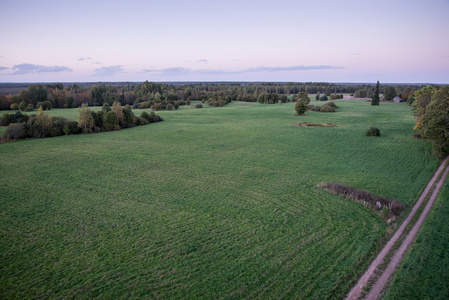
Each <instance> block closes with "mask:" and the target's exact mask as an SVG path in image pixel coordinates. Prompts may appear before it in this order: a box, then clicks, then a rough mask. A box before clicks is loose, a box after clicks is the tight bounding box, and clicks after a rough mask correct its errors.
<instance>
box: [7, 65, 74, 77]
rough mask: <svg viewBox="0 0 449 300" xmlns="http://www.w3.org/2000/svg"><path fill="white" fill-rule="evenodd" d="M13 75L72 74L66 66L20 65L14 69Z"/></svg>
mask: <svg viewBox="0 0 449 300" xmlns="http://www.w3.org/2000/svg"><path fill="white" fill-rule="evenodd" d="M12 69H13V70H14V72H13V73H11V74H12V75H24V74H36V73H59V72H72V71H73V70H72V69H70V68H69V67H64V66H41V65H33V64H18V65H15V66H13V67H12Z"/></svg>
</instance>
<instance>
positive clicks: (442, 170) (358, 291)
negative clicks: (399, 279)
mask: <svg viewBox="0 0 449 300" xmlns="http://www.w3.org/2000/svg"><path fill="white" fill-rule="evenodd" d="M448 162H449V156H448V157H447V158H446V159H445V160H444V161H443V162H442V163H441V165H440V167H439V168H438V170H437V171H436V172H435V174H434V176H433V177H432V179H431V180H430V182H429V184H428V185H427V187H426V189H425V190H424V192H423V193H422V195H421V197H420V198H419V200H418V202H417V203H416V204H415V206H414V207H413V209H412V211H411V212H410V214H409V216H408V217H407V219H406V220H405V221H404V222H403V223H402V225H401V226H400V227H399V229H398V230H397V231H396V233H395V234H394V235H393V237H392V238H391V239H390V240H389V241H388V243H387V244H386V245H385V247H384V248H383V249H382V251H381V252H380V253H379V255H378V256H377V257H376V259H375V260H374V261H373V262H372V263H371V265H370V266H369V268H368V269H367V271H366V272H365V273H364V274H363V276H362V277H361V278H360V279H359V281H358V282H357V284H356V285H355V286H354V287H353V289H352V290H351V291H350V292H349V294H348V295H347V297H346V299H349V300H352V299H359V298H361V297H364V296H365V290H366V289H370V288H371V290H370V292H369V294H368V295H367V296H366V298H367V299H377V298H378V297H379V295H380V293H381V291H382V290H383V289H384V288H385V284H386V282H387V281H388V279H389V277H390V276H391V274H392V273H393V272H394V270H395V268H396V266H397V265H398V264H399V262H400V260H401V258H402V255H403V253H404V252H405V251H406V250H407V248H408V247H409V246H410V244H411V243H412V242H413V239H414V237H415V236H416V233H417V232H418V230H419V228H420V226H421V225H422V223H423V221H424V219H425V217H426V216H427V213H428V212H429V210H430V208H431V207H432V204H433V202H434V200H435V198H436V196H437V195H438V192H439V189H440V187H441V185H442V184H443V183H444V181H445V179H446V176H447V174H448V172H449V166H448V165H447V164H448ZM437 181H438V182H437ZM431 190H433V192H432V195H431V196H430V200H429V202H428V203H427V205H426V207H425V209H424V211H423V212H422V213H421V215H420V218H419V219H418V221H417V222H416V224H415V225H414V226H413V228H412V230H411V231H410V233H409V234H408V235H407V237H406V238H405V239H404V241H403V242H402V244H401V246H400V249H399V250H398V252H396V253H395V254H394V255H393V257H392V258H391V260H390V262H389V264H388V266H387V269H386V270H385V271H383V272H382V274H381V275H379V274H376V272H377V271H379V269H378V268H379V266H380V265H381V264H383V263H384V260H385V259H386V257H387V256H389V254H390V252H391V250H392V248H393V246H394V244H395V243H396V241H397V240H398V239H399V238H400V237H401V236H402V234H403V232H404V230H405V228H406V227H407V226H408V225H409V223H410V222H411V220H412V219H413V217H414V216H415V214H416V212H417V211H418V210H419V209H420V207H421V204H422V203H423V201H424V200H425V199H426V198H427V197H429V194H430V192H431ZM373 276H375V277H376V278H375V282H374V285H372V286H371V285H370V283H371V281H372V280H373V279H372V278H373Z"/></svg>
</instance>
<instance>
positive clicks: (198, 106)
mask: <svg viewBox="0 0 449 300" xmlns="http://www.w3.org/2000/svg"><path fill="white" fill-rule="evenodd" d="M195 108H203V105H202V104H196V105H195Z"/></svg>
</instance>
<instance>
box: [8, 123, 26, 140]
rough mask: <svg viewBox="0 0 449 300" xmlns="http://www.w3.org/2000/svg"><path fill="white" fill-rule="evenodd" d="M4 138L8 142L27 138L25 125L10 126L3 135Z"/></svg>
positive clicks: (15, 124)
mask: <svg viewBox="0 0 449 300" xmlns="http://www.w3.org/2000/svg"><path fill="white" fill-rule="evenodd" d="M3 137H4V138H5V139H6V140H17V139H23V138H26V137H27V134H26V130H25V123H14V124H9V126H8V128H6V131H5V133H4V134H3Z"/></svg>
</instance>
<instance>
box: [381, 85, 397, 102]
mask: <svg viewBox="0 0 449 300" xmlns="http://www.w3.org/2000/svg"><path fill="white" fill-rule="evenodd" d="M397 95H398V92H397V91H396V88H395V87H394V86H391V85H387V86H386V87H385V88H384V99H385V100H387V101H391V100H393V99H394V97H396V96H397Z"/></svg>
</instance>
